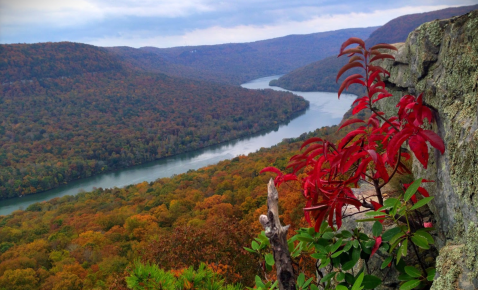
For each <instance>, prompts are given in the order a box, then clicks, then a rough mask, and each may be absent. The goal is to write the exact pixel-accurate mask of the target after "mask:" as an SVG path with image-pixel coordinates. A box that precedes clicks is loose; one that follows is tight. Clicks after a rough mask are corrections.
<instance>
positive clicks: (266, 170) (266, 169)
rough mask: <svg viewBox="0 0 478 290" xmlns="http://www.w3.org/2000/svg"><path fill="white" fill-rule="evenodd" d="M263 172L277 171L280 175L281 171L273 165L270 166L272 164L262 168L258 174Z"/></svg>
mask: <svg viewBox="0 0 478 290" xmlns="http://www.w3.org/2000/svg"><path fill="white" fill-rule="evenodd" d="M264 172H274V173H277V174H278V175H282V172H281V171H280V170H279V169H277V168H275V167H272V166H271V167H266V168H264V169H262V170H261V172H259V174H261V173H264Z"/></svg>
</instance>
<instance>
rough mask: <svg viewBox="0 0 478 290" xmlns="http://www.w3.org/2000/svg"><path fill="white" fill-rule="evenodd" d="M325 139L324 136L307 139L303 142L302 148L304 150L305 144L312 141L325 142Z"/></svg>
mask: <svg viewBox="0 0 478 290" xmlns="http://www.w3.org/2000/svg"><path fill="white" fill-rule="evenodd" d="M323 141H324V140H323V139H322V138H319V137H312V138H309V139H307V140H305V141H304V143H302V146H300V150H302V149H303V148H304V147H305V146H307V145H309V144H310V143H314V142H323Z"/></svg>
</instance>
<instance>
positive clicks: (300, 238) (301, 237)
mask: <svg viewBox="0 0 478 290" xmlns="http://www.w3.org/2000/svg"><path fill="white" fill-rule="evenodd" d="M297 239H298V240H299V241H301V242H306V243H310V242H313V241H314V239H313V238H311V237H307V236H298V237H297Z"/></svg>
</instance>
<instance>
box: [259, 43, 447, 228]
mask: <svg viewBox="0 0 478 290" xmlns="http://www.w3.org/2000/svg"><path fill="white" fill-rule="evenodd" d="M350 45H356V47H352V48H349V46H350ZM386 50H396V48H395V47H394V46H392V45H389V44H377V45H374V46H372V47H371V48H369V49H367V48H366V45H365V43H364V41H362V40H361V39H359V38H354V37H353V38H350V39H349V40H347V41H346V42H344V43H343V45H342V47H341V48H340V54H339V56H342V55H347V56H348V57H349V62H348V63H347V64H346V65H344V66H343V67H342V69H340V70H339V72H338V74H337V78H336V80H337V81H338V79H339V78H340V76H341V75H342V74H344V73H345V72H346V71H348V70H350V69H353V68H359V69H361V70H362V74H352V75H350V76H348V77H347V78H345V80H344V81H343V82H342V84H341V86H340V89H339V93H338V95H339V97H340V95H341V93H342V92H343V91H344V90H345V89H347V88H348V87H349V86H350V85H352V84H359V85H361V86H363V87H365V88H366V91H367V93H366V95H365V96H362V97H360V98H358V99H357V100H356V101H355V102H354V108H353V112H352V113H353V114H357V113H359V112H361V111H363V110H365V109H369V110H371V111H372V115H371V116H370V118H369V119H368V120H367V121H364V120H362V119H349V120H347V121H346V122H344V123H343V124H342V125H341V127H340V128H339V130H340V129H342V128H344V127H346V126H349V125H351V124H360V127H358V128H357V129H355V130H352V131H351V132H349V133H348V134H347V135H346V136H345V137H344V138H343V139H342V140H341V141H340V142H339V143H338V144H334V143H331V142H329V141H328V140H324V139H322V138H319V137H314V138H310V139H308V140H307V141H305V142H304V143H303V144H302V147H301V149H305V150H304V151H303V152H302V153H301V154H297V155H295V156H293V157H292V158H291V159H290V162H289V165H288V168H292V170H293V171H292V173H289V174H283V173H282V171H280V170H279V169H277V168H273V167H267V168H264V169H263V170H262V172H267V171H271V172H275V173H277V177H276V178H275V183H276V185H278V186H279V185H280V184H281V183H283V182H288V181H297V180H298V181H300V183H301V186H302V192H303V195H304V197H305V198H306V200H307V203H306V206H305V208H304V212H305V218H306V219H307V221H308V222H309V223H311V224H312V222H313V221H315V227H316V230H317V231H318V229H319V227H320V226H321V224H322V221H323V220H327V221H328V223H329V225H330V226H331V227H333V226H334V220H335V223H336V225H337V228H340V227H341V225H342V214H343V210H342V209H343V207H344V206H347V205H351V206H355V207H357V209H359V208H360V207H361V206H366V207H371V206H373V208H375V210H377V209H378V208H380V207H381V206H383V202H384V200H383V196H382V192H381V188H383V186H385V185H386V184H387V183H388V182H389V181H390V179H391V178H392V177H393V176H394V175H395V174H396V173H406V172H409V170H408V169H407V167H405V166H404V164H403V162H402V160H406V159H409V158H410V154H409V153H408V150H406V149H402V146H405V145H408V147H409V148H410V150H411V152H412V153H413V154H414V156H415V157H416V158H417V159H418V160H419V161H420V163H421V164H422V165H423V167H424V168H427V164H428V157H429V151H428V145H427V143H428V144H429V145H431V146H432V147H434V148H436V149H437V150H439V151H440V152H441V153H444V150H445V145H444V143H443V141H442V139H441V138H440V137H439V136H438V135H437V134H436V133H435V132H433V131H431V130H426V129H424V128H423V127H424V125H425V124H426V123H427V124H431V123H432V122H433V114H432V112H431V110H430V108H429V107H427V106H426V104H424V102H423V97H422V95H420V96H418V97H415V96H412V95H406V96H404V97H402V98H401V100H400V102H399V103H398V104H397V107H398V108H399V111H398V116H392V117H386V116H385V113H383V112H381V111H379V110H378V109H376V108H375V106H374V104H375V103H376V102H378V101H380V100H382V99H385V98H388V97H390V96H392V94H390V93H389V92H388V91H387V89H386V87H385V83H384V82H383V80H382V76H384V75H390V73H389V72H388V71H386V70H385V69H383V68H382V67H380V66H378V65H376V61H379V60H384V59H394V57H393V56H392V55H391V54H388V53H384V51H386ZM302 170H304V172H306V176H304V177H303V178H300V177H299V174H300V173H301V172H302ZM359 182H367V183H370V184H372V185H373V186H374V187H375V191H376V193H377V198H378V203H377V202H372V203H373V204H372V205H370V204H365V201H360V200H359V199H358V198H357V197H356V196H355V195H354V193H353V191H352V188H354V187H358V184H359ZM419 192H420V193H421V194H422V195H424V196H425V197H428V193H427V192H426V190H425V189H423V188H421V189H420V190H419Z"/></svg>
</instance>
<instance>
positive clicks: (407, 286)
mask: <svg viewBox="0 0 478 290" xmlns="http://www.w3.org/2000/svg"><path fill="white" fill-rule="evenodd" d="M418 285H420V280H410V281H408V282H406V283H404V284H403V285H402V286H400V290H410V289H413V288H415V287H417V286H418Z"/></svg>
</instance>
